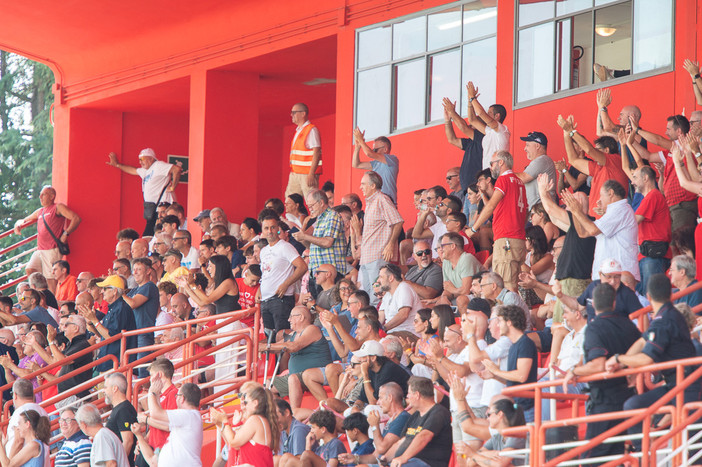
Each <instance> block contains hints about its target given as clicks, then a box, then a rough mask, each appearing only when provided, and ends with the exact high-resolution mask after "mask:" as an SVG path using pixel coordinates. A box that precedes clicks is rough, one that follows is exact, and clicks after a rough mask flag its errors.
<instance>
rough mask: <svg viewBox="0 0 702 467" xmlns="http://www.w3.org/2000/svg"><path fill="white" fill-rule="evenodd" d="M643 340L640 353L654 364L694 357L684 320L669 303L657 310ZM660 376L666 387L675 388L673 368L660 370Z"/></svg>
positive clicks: (687, 369)
mask: <svg viewBox="0 0 702 467" xmlns="http://www.w3.org/2000/svg"><path fill="white" fill-rule="evenodd" d="M643 338H644V340H645V341H646V345H645V346H644V348H643V350H642V351H641V352H643V353H645V354H646V355H648V356H649V357H651V358H652V359H653V361H654V362H656V363H660V362H669V361H671V360H680V359H683V358H692V357H694V356H695V355H696V353H695V346H694V345H693V344H692V339H691V338H690V329H689V328H688V327H687V323H686V322H685V318H684V317H683V315H682V314H681V313H680V312H679V311H678V310H677V308H675V307H674V306H673V305H672V304H671V303H670V302H668V303H666V304H665V305H663V306H662V307H661V309H660V310H658V313H656V316H655V317H654V318H653V319H652V320H651V325H650V326H649V327H648V330H647V331H646V332H644V334H643ZM691 370H692V368H686V371H688V372H689V371H691ZM661 374H662V375H663V378H664V379H665V382H666V385H668V386H671V387H672V386H675V368H670V369H668V370H662V371H661Z"/></svg>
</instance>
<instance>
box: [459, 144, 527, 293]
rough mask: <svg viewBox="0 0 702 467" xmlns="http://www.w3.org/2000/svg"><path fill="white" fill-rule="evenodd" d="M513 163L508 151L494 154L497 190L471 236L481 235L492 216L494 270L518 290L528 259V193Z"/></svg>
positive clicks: (491, 164) (472, 228)
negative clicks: (525, 228)
mask: <svg viewBox="0 0 702 467" xmlns="http://www.w3.org/2000/svg"><path fill="white" fill-rule="evenodd" d="M513 165H514V160H513V159H512V155H511V154H510V153H508V152H507V151H499V152H497V153H495V154H494V155H493V157H492V161H491V162H490V171H491V173H492V176H493V178H497V182H495V190H494V192H493V194H492V197H491V198H490V201H488V203H487V204H486V205H485V207H484V208H483V210H482V212H481V213H480V215H479V216H478V218H477V219H476V220H475V223H474V224H473V227H471V228H470V233H469V235H470V236H471V237H473V236H474V235H475V234H477V233H478V230H477V229H479V228H480V226H481V225H483V224H484V223H485V222H486V221H487V220H488V219H489V218H490V216H492V217H493V220H492V230H493V232H494V238H495V243H494V246H493V257H492V269H493V271H495V272H496V273H498V274H499V275H500V277H502V278H503V279H504V282H505V285H506V287H507V288H508V289H510V290H517V280H518V279H519V268H520V266H521V264H522V263H523V262H524V259H525V258H526V233H525V231H524V226H525V225H526V214H527V206H526V190H525V189H524V183H522V181H521V180H520V179H519V178H518V177H517V176H516V175H515V174H514V172H512V167H513Z"/></svg>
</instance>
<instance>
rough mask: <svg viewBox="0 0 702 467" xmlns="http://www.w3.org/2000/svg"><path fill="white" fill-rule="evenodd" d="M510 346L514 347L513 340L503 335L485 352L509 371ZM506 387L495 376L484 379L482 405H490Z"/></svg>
mask: <svg viewBox="0 0 702 467" xmlns="http://www.w3.org/2000/svg"><path fill="white" fill-rule="evenodd" d="M510 347H512V341H511V340H509V338H508V337H507V336H502V337H500V338H499V339H497V340H496V341H495V342H493V343H492V344H490V345H488V346H487V347H485V352H486V353H487V354H488V357H490V360H492V361H493V362H495V363H497V364H498V365H499V367H500V370H502V371H507V356H508V355H509V348H510ZM504 387H505V385H504V384H503V383H501V382H499V381H498V380H497V379H495V378H491V379H486V380H484V382H483V394H482V396H481V398H480V406H484V407H488V406H489V405H490V400H491V399H492V397H493V396H495V395H496V394H499V393H501V392H502V390H503V389H504Z"/></svg>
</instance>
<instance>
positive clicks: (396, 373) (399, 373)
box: [359, 357, 410, 404]
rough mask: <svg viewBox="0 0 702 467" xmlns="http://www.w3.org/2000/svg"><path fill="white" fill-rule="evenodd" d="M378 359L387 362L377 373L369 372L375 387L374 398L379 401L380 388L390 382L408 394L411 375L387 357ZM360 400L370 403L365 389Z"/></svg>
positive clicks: (372, 384)
mask: <svg viewBox="0 0 702 467" xmlns="http://www.w3.org/2000/svg"><path fill="white" fill-rule="evenodd" d="M378 358H382V359H384V360H385V362H384V363H383V366H381V367H380V369H379V370H378V372H377V373H376V372H375V371H373V370H368V376H369V378H370V380H371V386H373V397H375V398H376V399H377V398H378V391H380V386H382V385H383V384H385V383H390V382H393V383H397V384H399V385H400V387H401V388H402V392H404V393H407V380H409V377H410V374H409V373H407V372H406V371H405V370H404V369H403V368H402V367H401V366H400V365H398V364H397V363H395V362H392V361H390V360H388V359H387V358H385V357H378ZM359 399H361V401H362V402H363V403H365V404H367V403H368V398H367V397H366V391H365V389H364V390H363V391H361V397H360V398H359Z"/></svg>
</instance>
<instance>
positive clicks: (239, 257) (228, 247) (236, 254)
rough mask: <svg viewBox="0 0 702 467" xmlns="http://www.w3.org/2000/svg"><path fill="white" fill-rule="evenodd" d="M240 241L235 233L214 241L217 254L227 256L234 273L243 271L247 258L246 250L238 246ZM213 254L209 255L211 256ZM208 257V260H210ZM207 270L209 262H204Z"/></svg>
mask: <svg viewBox="0 0 702 467" xmlns="http://www.w3.org/2000/svg"><path fill="white" fill-rule="evenodd" d="M238 246H239V241H238V240H237V239H236V237H234V236H233V235H224V236H222V237H220V238H218V239H217V240H216V241H215V242H214V250H215V251H214V252H215V254H218V255H222V256H226V257H227V259H228V260H229V262H230V263H231V267H232V274H234V275H237V274H239V273H241V271H242V268H243V265H244V263H245V262H246V258H245V257H244V252H243V251H242V250H240V249H239V248H238ZM211 257H212V255H210V256H209V258H211ZM209 258H208V262H209ZM204 266H205V272H206V271H207V268H206V266H207V263H205V264H204Z"/></svg>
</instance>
